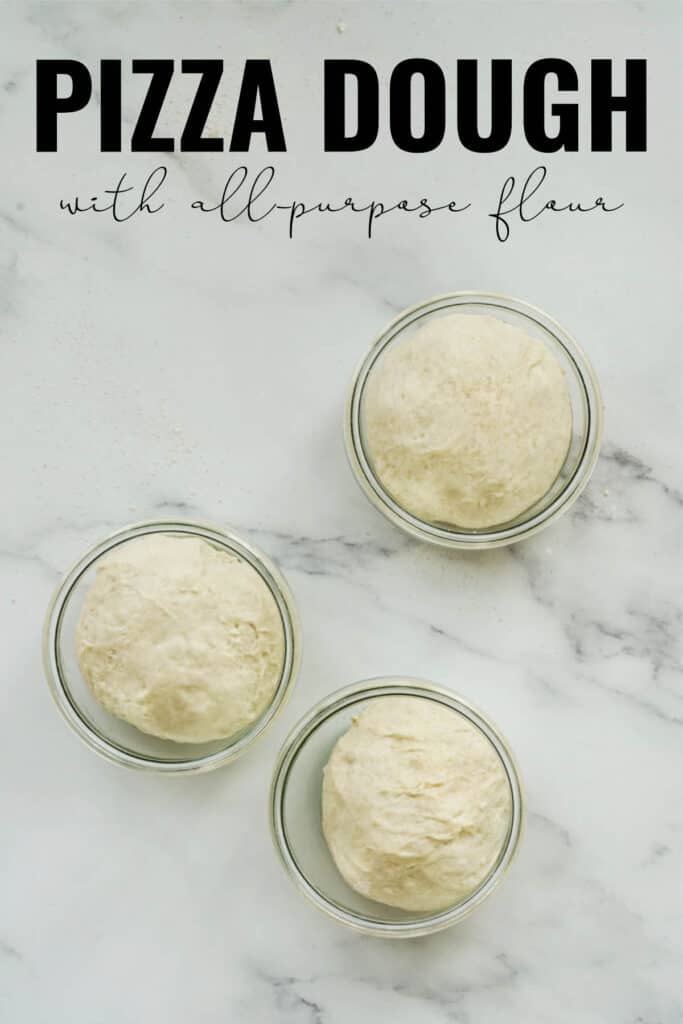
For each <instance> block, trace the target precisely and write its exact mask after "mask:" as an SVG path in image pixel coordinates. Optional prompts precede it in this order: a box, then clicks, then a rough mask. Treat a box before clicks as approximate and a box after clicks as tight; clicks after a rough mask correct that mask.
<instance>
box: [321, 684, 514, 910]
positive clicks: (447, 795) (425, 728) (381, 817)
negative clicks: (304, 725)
mask: <svg viewBox="0 0 683 1024" xmlns="http://www.w3.org/2000/svg"><path fill="white" fill-rule="evenodd" d="M510 813H511V796H510V786H509V783H508V780H507V775H506V773H505V769H504V767H503V764H502V762H501V760H500V758H499V757H498V754H497V753H496V751H495V749H494V748H493V746H492V745H491V743H490V742H489V741H488V739H487V738H486V737H485V736H484V735H483V733H481V732H480V731H479V729H477V728H476V726H474V725H472V723H471V722H470V721H469V720H468V719H466V718H465V717H464V716H463V715H461V714H459V713H458V712H456V711H452V710H450V709H449V708H447V707H445V706H444V705H439V704H435V703H433V702H431V701H429V700H425V699H424V698H420V697H376V698H374V699H373V700H371V701H370V702H369V703H368V704H367V705H366V706H365V708H364V709H363V711H362V712H361V713H360V715H358V717H357V718H355V719H354V720H353V724H352V725H351V728H350V729H349V730H348V732H346V733H345V734H344V735H343V736H342V737H341V738H340V739H339V740H338V741H337V743H336V745H335V747H334V749H333V751H332V755H331V756H330V759H329V761H328V762H327V765H326V766H325V769H324V776H323V792H322V821H323V832H324V835H325V839H326V840H327V845H328V846H329V848H330V852H331V854H332V857H333V858H334V861H335V863H336V865H337V867H338V869H339V871H340V873H341V874H342V876H343V877H344V879H345V880H346V882H347V883H348V884H349V885H350V886H351V887H352V888H353V889H355V890H356V892H359V893H361V894H362V895H363V896H367V897H368V898H369V899H373V900H378V901H379V902H380V903H385V904H388V905H389V906H392V907H401V908H402V909H404V910H414V911H434V910H441V909H443V908H445V907H448V906H452V905H453V904H455V903H457V902H459V901H460V900H462V899H463V898H464V897H466V896H468V895H469V894H470V893H471V892H473V891H474V890H475V889H476V888H477V886H478V885H479V884H480V883H481V882H482V881H483V880H484V879H485V878H486V877H487V875H488V874H489V872H490V870H491V868H492V867H493V866H494V864H495V862H496V860H497V859H498V855H499V853H500V850H501V847H502V845H503V843H504V841H505V839H506V836H507V833H508V827H509V821H510Z"/></svg>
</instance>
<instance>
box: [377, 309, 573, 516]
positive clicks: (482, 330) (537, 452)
mask: <svg viewBox="0 0 683 1024" xmlns="http://www.w3.org/2000/svg"><path fill="white" fill-rule="evenodd" d="M571 428H572V412H571V402H570V398H569V391H568V388H567V382H566V379H565V375H564V371H563V369H562V366H561V365H560V363H559V361H558V360H557V359H556V357H555V356H554V355H553V354H552V353H551V352H550V351H549V350H548V349H547V348H546V346H545V345H544V344H543V343H542V342H541V341H538V340H536V339H535V338H532V337H530V336H529V335H527V334H525V333H524V331H522V330H520V329H519V328H517V327H514V326H512V325H511V324H508V323H505V322H504V321H502V320H498V319H497V318H496V317H492V316H469V315H466V314H462V313H460V314H458V313H456V314H452V315H448V316H444V317H439V318H435V319H433V320H430V321H429V322H428V323H427V324H425V326H424V327H422V328H420V329H418V330H417V331H415V333H414V334H412V335H411V336H410V337H409V338H407V339H406V340H405V341H402V342H397V343H396V345H395V346H392V347H390V348H389V349H388V350H387V351H386V352H385V353H384V355H382V356H380V359H379V361H378V362H377V364H376V366H375V367H374V369H373V370H372V371H371V373H370V375H369V378H368V381H367V384H366V388H365V395H364V400H363V429H364V433H365V440H366V445H367V451H368V454H369V456H370V459H371V462H372V464H373V467H374V470H375V473H376V474H377V476H378V477H379V480H380V481H381V483H382V484H383V485H384V487H385V488H386V489H387V491H389V493H390V494H391V495H392V496H393V497H394V499H395V500H396V501H397V502H398V504H399V505H401V506H402V507H403V508H405V509H406V510H407V511H408V512H411V513H412V514H413V515H415V516H417V517H418V518H420V519H424V520H426V521H428V522H432V523H445V524H448V525H451V526H461V527H465V528H468V529H483V528H485V527H489V526H495V525H497V524H500V523H504V522H507V521H508V520H510V519H514V518H515V516H518V515H519V514H520V513H522V512H524V511H525V510H526V509H528V508H530V507H531V506H532V505H533V504H534V503H535V502H536V501H538V499H539V498H542V497H543V495H544V494H546V493H547V491H548V490H549V489H550V487H551V486H552V484H553V482H554V481H555V479H556V478H557V475H558V473H559V471H560V469H561V468H562V464H563V462H564V459H565V457H566V454H567V449H568V447H569V441H570V437H571Z"/></svg>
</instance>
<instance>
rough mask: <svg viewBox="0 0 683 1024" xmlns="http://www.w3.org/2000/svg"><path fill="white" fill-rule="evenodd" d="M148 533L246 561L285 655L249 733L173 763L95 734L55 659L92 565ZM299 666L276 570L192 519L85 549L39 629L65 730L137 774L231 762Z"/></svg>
mask: <svg viewBox="0 0 683 1024" xmlns="http://www.w3.org/2000/svg"><path fill="white" fill-rule="evenodd" d="M153 533H175V534H178V533H181V534H187V535H189V536H195V537H201V538H202V539H204V540H207V541H209V542H211V541H213V542H214V543H216V544H220V545H221V546H223V547H228V548H230V549H231V550H232V551H234V552H235V554H237V555H239V556H240V557H241V558H243V559H245V561H247V562H248V563H249V564H250V565H251V566H252V568H253V569H255V570H256V571H257V572H258V574H259V575H260V577H261V578H262V580H263V581H264V583H266V585H267V586H268V588H269V590H270V591H271V593H272V595H273V598H274V600H275V603H276V605H277V607H278V611H279V613H280V618H281V621H282V627H283V632H284V638H285V653H284V660H283V666H282V674H281V677H280V681H279V683H278V686H277V689H276V691H275V694H274V696H273V700H272V701H271V703H270V704H269V706H268V707H267V708H266V710H265V711H264V713H263V714H262V715H261V716H260V717H259V718H258V719H257V720H256V722H255V723H254V724H253V726H252V728H250V729H248V730H247V731H246V732H241V733H239V734H238V737H237V739H236V740H234V741H232V742H231V741H230V740H229V739H228V740H227V741H226V745H225V747H223V748H221V749H220V750H216V751H214V752H213V753H210V754H203V755H200V756H195V757H183V756H182V748H183V745H182V744H178V757H177V759H175V758H174V759H168V760H166V759H164V760H161V759H158V758H155V757H153V756H151V755H144V754H137V753H135V752H133V751H130V750H128V749H124V748H122V747H119V746H118V745H117V744H116V743H113V742H112V741H111V740H109V739H108V738H107V737H106V736H105V735H104V734H103V733H101V732H99V731H98V730H96V729H94V728H93V727H92V726H91V725H90V724H89V723H88V722H87V721H86V720H85V718H84V717H83V715H82V714H81V713H80V711H79V709H78V707H77V705H76V703H75V702H74V701H73V699H72V698H71V696H70V693H69V687H68V684H67V682H66V679H65V673H64V671H63V668H62V664H61V659H60V655H59V640H60V635H61V625H62V618H63V615H64V610H65V608H66V604H67V602H68V600H69V598H70V596H71V594H72V592H73V590H74V587H75V586H76V585H77V584H78V582H79V580H80V579H81V577H82V576H83V574H84V573H85V572H87V570H88V569H89V568H91V566H92V565H93V563H95V562H96V561H97V560H98V559H99V558H100V557H101V556H102V555H104V554H106V553H107V552H108V551H111V550H112V549H113V548H115V547H118V545H119V544H123V543H126V542H127V541H129V540H134V539H135V538H137V537H144V536H146V535H149V534H153ZM300 661H301V627H300V623H299V618H298V615H297V611H296V606H295V604H294V598H293V595H292V593H291V590H290V589H289V585H288V584H287V582H286V580H285V578H284V576H283V575H282V573H281V572H280V571H279V569H278V568H277V567H276V565H275V564H274V563H273V562H272V561H271V560H270V559H269V558H268V557H267V555H264V554H263V552H262V551H260V550H259V549H258V548H256V547H254V546H253V545H252V544H250V543H248V542H247V541H245V540H244V539H243V538H242V537H240V536H239V535H238V534H237V533H235V532H233V531H231V530H227V529H223V528H221V527H218V526H214V525H211V524H207V523H201V522H197V521H195V520H191V519H153V520H147V521H144V522H140V523H134V524H132V525H129V526H125V527H122V528H121V529H118V530H115V531H114V532H113V533H110V534H108V536H106V537H105V538H103V539H102V540H101V541H99V542H98V543H97V544H95V545H93V547H91V548H89V549H88V550H87V551H86V552H85V554H83V555H82V556H81V557H80V558H79V559H78V561H77V562H75V563H74V565H73V566H72V567H71V568H70V569H69V570H68V572H67V573H65V575H64V576H63V577H62V579H61V581H60V583H59V584H58V586H57V588H56V590H55V592H54V594H53V596H52V598H51V600H50V603H49V605H48V608H47V613H46V616H45V623H44V627H43V667H44V670H45V677H46V679H47V683H48V686H49V689H50V693H51V694H52V697H53V699H54V701H55V703H56V705H57V707H58V709H59V711H60V712H61V714H62V717H63V718H64V719H65V720H66V722H67V723H68V724H69V726H70V727H71V728H72V729H73V731H74V732H75V733H76V735H77V736H78V737H79V738H80V739H81V740H82V741H83V742H84V743H85V744H86V746H87V747H89V748H90V750H93V751H95V753H97V754H100V755H101V756H102V757H104V758H106V759H107V760H109V761H112V762H114V763H115V764H119V765H122V766H124V767H126V768H134V769H137V770H140V771H151V772H163V773H168V774H186V775H187V774H193V773H195V774H196V773H199V772H206V771H211V770H212V769H214V768H219V767H220V766H222V765H224V764H228V763H229V762H230V761H234V760H235V758H237V757H239V756H240V755H241V754H243V753H244V751H245V750H246V749H247V748H248V747H250V746H251V744H252V743H254V741H255V740H256V739H257V738H258V737H260V736H262V735H263V733H264V732H265V731H266V729H267V728H269V726H270V725H272V723H273V721H274V720H275V718H276V717H277V715H278V714H279V713H280V711H281V710H282V708H283V707H284V705H285V703H286V701H287V698H288V697H289V694H290V692H291V688H292V686H293V685H294V682H295V681H296V677H297V673H298V669H299V665H300Z"/></svg>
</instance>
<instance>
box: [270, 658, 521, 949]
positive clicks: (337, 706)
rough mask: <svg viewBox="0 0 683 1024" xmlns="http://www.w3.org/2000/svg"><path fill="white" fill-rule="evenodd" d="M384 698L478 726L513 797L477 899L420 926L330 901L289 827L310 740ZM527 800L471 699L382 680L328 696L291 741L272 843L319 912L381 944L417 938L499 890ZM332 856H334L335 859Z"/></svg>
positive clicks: (402, 680)
mask: <svg viewBox="0 0 683 1024" xmlns="http://www.w3.org/2000/svg"><path fill="white" fill-rule="evenodd" d="M383 696H416V697H421V698H426V699H429V700H435V701H437V702H438V703H440V704H443V705H445V706H446V707H449V708H451V709H452V710H454V711H457V712H459V713H460V714H462V715H464V716H465V717H466V718H467V719H468V720H469V721H470V722H472V724H474V725H475V726H477V727H478V728H479V729H480V730H481V731H482V732H483V734H484V735H485V736H486V737H487V739H488V740H489V741H490V742H491V744H492V745H493V747H494V749H495V751H496V753H497V754H498V756H499V757H500V759H501V762H502V764H503V767H504V768H505V772H506V775H507V778H508V782H509V785H510V792H511V800H512V803H511V812H510V825H509V830H508V835H507V837H506V840H505V842H504V844H503V846H502V848H501V852H500V855H499V857H498V860H497V862H496V864H495V865H494V867H493V868H492V869H491V872H490V873H489V875H488V876H487V877H486V878H485V879H484V881H483V882H482V883H481V884H480V885H479V887H478V888H477V889H476V890H475V891H474V892H473V893H471V894H470V895H469V896H468V897H467V899H465V900H462V901H461V902H460V903H458V904H456V905H455V906H454V907H450V908H448V909H446V910H442V911H438V912H436V913H434V914H429V915H427V916H425V917H424V918H421V919H420V920H418V921H396V922H383V921H377V920H374V919H372V918H368V917H364V916H363V915H362V914H357V913H354V912H352V911H349V910H347V909H346V908H344V907H342V906H340V905H339V904H338V903H336V902H335V901H333V900H331V899H329V898H328V897H327V896H325V895H324V894H323V893H321V892H320V890H319V889H317V888H316V887H315V886H314V885H313V884H312V882H310V881H309V879H308V878H307V876H306V875H305V873H304V872H303V870H302V869H301V868H300V867H299V864H298V862H297V860H296V857H295V856H294V854H293V853H292V851H291V848H290V844H289V842H288V840H287V827H286V822H285V816H284V812H283V802H284V795H285V792H286V788H287V780H288V775H289V771H290V769H291V767H292V765H293V763H294V761H295V759H296V757H297V755H298V753H299V751H300V750H301V749H302V748H303V746H304V745H305V744H306V742H307V741H308V739H309V737H310V736H311V735H312V734H313V733H314V732H315V731H316V730H317V729H318V727H319V726H320V725H322V724H323V723H324V722H325V721H327V719H329V718H331V717H333V716H334V715H336V714H337V713H339V712H340V711H343V710H345V709H346V708H348V707H349V706H351V705H353V704H356V703H359V702H360V701H363V700H367V699H372V698H374V697H383ZM524 803H525V801H524V794H523V788H522V782H521V778H520V774H519V769H518V766H517V762H516V760H515V758H514V756H513V754H512V751H511V749H510V746H509V744H508V742H507V740H506V739H505V738H504V737H503V734H502V733H501V732H500V730H499V729H498V728H497V726H495V725H494V724H493V722H492V721H491V720H490V719H489V718H488V717H487V716H486V715H484V714H483V713H482V712H481V711H479V710H478V709H477V708H475V707H474V706H473V705H472V704H470V703H469V701H467V700H465V698H463V697H461V696H459V695H458V694H455V693H453V692H452V691H451V690H448V689H446V688H444V687H441V686H437V685H436V684H435V683H432V682H430V681H428V680H426V679H418V678H415V677H413V676H377V677H373V678H371V679H364V680H361V681H359V682H356V683H353V684H351V685H350V686H345V687H342V688H341V689H339V690H335V691H334V692H333V693H331V694H328V695H327V696H326V697H324V698H323V699H322V700H321V701H319V702H318V703H317V704H315V705H314V706H313V707H312V708H310V709H309V710H308V711H307V712H306V714H305V715H303V717H302V718H301V719H300V720H299V721H298V722H297V724H296V725H295V726H294V727H293V728H292V729H291V730H290V732H289V734H288V735H287V737H286V739H285V741H284V743H283V744H282V747H281V749H280V752H279V754H278V757H277V760H276V762H275V767H274V770H273V776H272V781H271V785H270V793H269V824H270V832H271V837H272V839H273V844H274V846H275V850H276V853H277V855H278V858H279V860H280V863H281V864H282V866H283V867H284V869H285V872H286V873H287V875H288V876H289V878H290V879H291V880H292V881H293V882H294V884H295V886H296V887H297V888H298V890H299V891H300V892H301V893H302V894H303V895H304V896H305V897H306V898H307V899H308V900H309V902H311V903H312V904H313V905H314V906H315V907H317V908H318V910H320V911H322V913H324V914H326V915H327V916H328V917H330V918H332V919H333V920H334V921H337V922H338V923H340V924H343V925H345V926H347V927H349V928H351V929H353V930H354V931H356V932H362V933H364V934H366V935H373V936H375V937H379V938H392V939H396V938H416V937H419V936H422V935H429V934H432V933H434V932H438V931H441V930H443V929H444V928H450V927H451V926H452V925H454V924H457V923H458V922H459V921H462V920H463V919H464V918H465V917H467V916H468V915H469V914H471V913H472V911H474V910H475V909H476V908H477V907H478V906H479V905H480V904H481V903H483V902H484V900H485V899H487V898H488V896H490V895H491V893H492V892H493V891H494V890H495V889H497V888H498V886H499V884H500V883H501V881H502V880H503V878H504V876H505V875H506V873H507V871H508V869H509V867H510V864H511V863H512V861H513V859H514V856H515V854H516V852H517V849H518V846H519V841H520V837H521V835H522V831H523V824H524V817H525V811H524ZM330 856H331V855H330Z"/></svg>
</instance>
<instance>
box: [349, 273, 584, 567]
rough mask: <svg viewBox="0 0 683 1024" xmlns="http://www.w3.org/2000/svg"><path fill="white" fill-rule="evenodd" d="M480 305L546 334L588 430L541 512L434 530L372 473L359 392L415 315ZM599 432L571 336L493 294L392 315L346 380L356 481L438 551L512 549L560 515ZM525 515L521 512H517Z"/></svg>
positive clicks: (540, 314) (437, 301)
mask: <svg viewBox="0 0 683 1024" xmlns="http://www.w3.org/2000/svg"><path fill="white" fill-rule="evenodd" d="M477 304H479V305H482V306H487V307H488V308H489V309H495V308H498V309H502V310H505V311H507V312H511V313H515V314H517V315H521V316H522V317H526V318H527V319H528V320H531V321H533V322H534V324H536V325H537V326H538V327H540V328H541V329H542V331H543V332H544V334H545V335H549V336H550V337H551V338H552V339H553V340H554V341H555V342H556V343H557V345H558V346H559V348H560V349H561V350H562V351H563V353H564V355H565V356H566V357H567V359H568V360H569V361H570V363H571V364H572V366H573V367H574V369H575V371H576V374H577V377H578V382H579V384H580V387H581V391H582V399H583V402H584V405H585V410H586V417H587V421H588V426H587V430H586V437H585V441H584V445H583V450H582V452H581V455H580V457H579V460H578V463H577V465H576V468H575V469H574V471H573V473H572V474H571V476H570V477H569V479H568V480H567V481H566V483H565V485H564V487H563V488H562V490H561V491H560V492H559V493H558V494H557V495H556V496H555V498H554V499H553V500H552V501H551V502H549V503H548V505H546V506H545V507H544V508H542V509H540V511H538V512H536V513H535V514H534V515H532V516H530V517H529V518H528V519H524V518H523V519H521V520H520V521H518V522H516V523H515V524H514V525H511V526H506V525H505V524H502V525H501V527H498V528H487V529H482V530H467V529H455V528H449V527H445V526H437V525H436V524H433V523H429V522H427V521H426V520H424V519H420V518H419V517H418V516H415V515H413V514H412V513H410V512H408V511H407V510H406V509H404V508H403V507H402V506H401V505H399V504H398V502H397V501H395V500H394V499H393V498H392V496H391V495H390V494H389V492H388V491H387V490H386V489H385V488H384V487H383V485H382V483H381V482H380V480H379V479H378V477H377V476H376V474H375V473H374V471H373V469H372V465H371V462H370V459H369V458H368V456H367V454H366V452H365V449H364V446H363V439H362V431H361V423H360V420H361V404H362V396H363V389H364V387H365V384H366V382H367V380H368V377H369V375H370V372H371V371H372V368H373V366H374V365H375V363H376V361H377V359H378V358H379V356H380V355H381V353H382V352H383V351H384V349H385V348H387V347H388V346H389V345H391V344H392V342H393V341H394V340H396V339H397V338H398V337H399V336H400V335H401V334H402V333H403V331H404V330H405V329H406V328H408V327H409V326H410V325H411V324H412V323H413V322H414V321H415V320H416V319H418V318H419V317H420V316H425V315H428V314H435V313H438V312H440V311H441V310H444V309H457V308H458V307H459V306H464V305H477ZM602 431H603V403H602V395H601V391H600V384H599V382H598V378H597V375H596V373H595V370H594V369H593V366H592V364H591V362H590V360H589V359H588V357H587V356H586V354H585V352H584V351H583V349H582V348H581V347H580V346H579V344H578V343H577V341H576V340H575V339H574V337H573V336H572V335H571V334H570V333H569V332H568V331H567V330H566V329H565V328H564V327H562V325H561V324H559V323H558V321H557V320H555V319H554V318H553V317H551V316H549V315H548V314H547V313H545V312H544V311H543V310H542V309H540V308H539V307H538V306H534V305H532V304H531V303H529V302H526V301H524V300H523V299H517V298H514V297H513V296H509V295H502V294H499V293H497V292H483V291H454V292H446V293H444V294H442V295H435V296H433V297H432V298H429V299H425V300H424V301H422V302H419V303H416V304H415V305H413V306H409V307H407V308H406V309H404V310H402V311H401V312H400V313H398V314H397V316H395V317H394V318H393V319H392V320H391V321H390V322H389V323H388V324H387V325H386V326H385V327H384V328H383V329H382V330H381V331H380V333H379V334H378V335H377V336H376V338H375V340H374V341H373V342H372V344H371V345H370V348H369V349H368V351H367V352H366V353H365V354H364V355H363V357H362V358H361V360H360V361H359V363H358V365H357V366H356V369H355V371H354V374H353V377H352V379H351V386H350V389H349V393H348V397H347V401H346V406H345V410H344V441H345V448H346V454H347V458H348V460H349V463H350V465H351V469H352V472H353V475H354V478H355V479H356V482H357V483H358V484H359V486H360V487H361V490H362V491H363V493H364V494H365V496H366V497H367V498H368V499H369V500H370V501H371V502H372V504H373V505H374V506H375V508H377V509H379V511H380V512H381V513H382V514H383V515H384V516H385V518H387V519H388V520H389V521H390V522H392V523H393V524H394V525H395V526H398V527H399V528H400V529H402V530H404V531H405V532H407V533H409V534H410V535H411V536H413V537H417V538H418V539H420V540H424V541H428V542H429V543H432V544H437V545H440V546H442V547H449V548H455V549H460V550H466V551H472V550H482V549H487V548H496V547H503V546H505V545H508V544H514V543H516V542H517V541H520V540H523V539H526V538H527V537H531V536H533V534H535V533H538V532H539V530H542V529H544V528H545V527H546V526H549V525H550V523H552V522H554V521H555V519H557V518H558V517H559V516H560V515H562V514H564V513H565V512H566V511H567V510H568V509H569V508H570V507H571V506H572V505H573V503H574V502H575V501H576V499H577V498H578V497H579V495H580V494H581V492H582V491H583V489H584V488H585V486H586V485H587V483H588V481H589V480H590V477H591V475H592V473H593V470H594V468H595V464H596V462H597V459H598V454H599V451H600V443H601V440H602ZM522 515H524V513H522Z"/></svg>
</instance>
